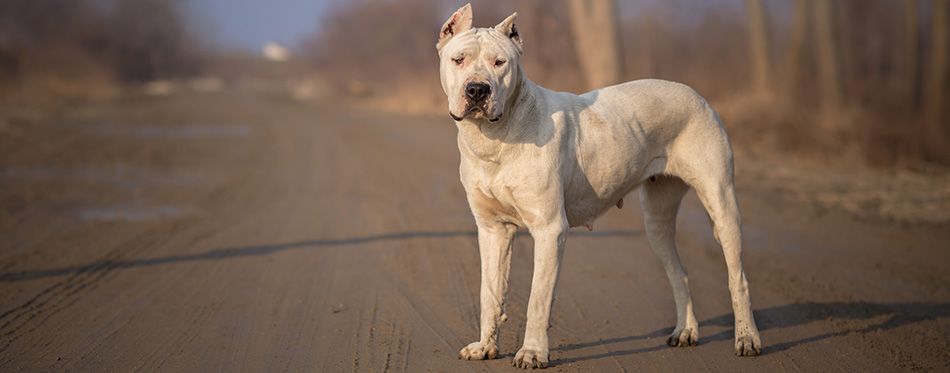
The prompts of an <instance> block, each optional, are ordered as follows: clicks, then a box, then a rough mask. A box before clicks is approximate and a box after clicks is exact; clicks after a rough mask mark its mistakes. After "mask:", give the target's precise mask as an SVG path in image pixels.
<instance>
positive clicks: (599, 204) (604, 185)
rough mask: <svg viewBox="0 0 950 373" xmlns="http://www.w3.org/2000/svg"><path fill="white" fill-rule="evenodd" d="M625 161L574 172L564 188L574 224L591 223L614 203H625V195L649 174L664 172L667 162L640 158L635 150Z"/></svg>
mask: <svg viewBox="0 0 950 373" xmlns="http://www.w3.org/2000/svg"><path fill="white" fill-rule="evenodd" d="M623 161H624V162H622V163H619V164H611V165H602V167H600V168H596V169H595V168H594V167H590V168H588V169H587V170H586V172H584V170H581V172H574V173H573V175H572V177H571V178H570V180H569V181H568V183H567V185H565V189H564V210H565V214H566V215H567V221H568V224H569V225H570V226H571V227H579V226H585V225H588V226H589V225H591V224H592V223H593V221H594V219H597V218H598V217H599V216H600V215H603V214H604V213H605V212H606V211H607V210H609V209H610V208H611V207H620V206H622V204H621V203H620V200H621V199H622V198H624V197H625V196H626V195H627V194H629V193H630V192H631V191H633V190H634V189H636V188H637V186H638V185H640V183H642V182H643V181H644V180H646V179H649V177H650V176H652V175H655V174H659V173H662V172H663V169H664V168H665V165H666V162H665V158H656V159H652V160H640V159H638V158H637V157H636V155H635V154H631V156H630V157H627V158H625V159H623Z"/></svg>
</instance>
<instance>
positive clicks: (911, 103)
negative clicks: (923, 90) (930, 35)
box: [902, 0, 920, 112]
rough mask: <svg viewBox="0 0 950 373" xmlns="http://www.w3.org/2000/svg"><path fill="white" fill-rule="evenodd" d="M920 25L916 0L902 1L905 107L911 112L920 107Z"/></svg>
mask: <svg viewBox="0 0 950 373" xmlns="http://www.w3.org/2000/svg"><path fill="white" fill-rule="evenodd" d="M919 27H920V23H919V21H918V19H917V0H905V1H904V48H905V49H904V71H903V72H904V74H903V75H904V76H903V77H902V78H903V80H904V83H905V86H904V89H905V90H906V91H905V94H906V95H907V96H906V97H907V105H908V107H910V108H911V110H912V111H915V112H916V111H917V109H918V107H919V106H920V93H919V92H920V68H918V66H919V64H920V57H919V56H920V41H919V30H918V29H919Z"/></svg>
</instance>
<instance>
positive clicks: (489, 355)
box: [459, 342, 498, 360]
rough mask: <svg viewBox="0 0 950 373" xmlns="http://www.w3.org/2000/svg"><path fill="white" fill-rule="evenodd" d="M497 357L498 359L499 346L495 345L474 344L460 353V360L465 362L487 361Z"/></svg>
mask: <svg viewBox="0 0 950 373" xmlns="http://www.w3.org/2000/svg"><path fill="white" fill-rule="evenodd" d="M496 357H498V346H497V345H495V344H494V343H487V342H486V343H482V342H473V343H471V344H469V345H468V346H465V348H463V349H462V351H459V359H465V360H485V359H494V358H496Z"/></svg>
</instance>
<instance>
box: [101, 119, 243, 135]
mask: <svg viewBox="0 0 950 373" xmlns="http://www.w3.org/2000/svg"><path fill="white" fill-rule="evenodd" d="M86 130H88V131H90V132H92V133H95V134H99V135H106V136H120V137H130V138H135V139H203V138H227V137H244V136H248V135H250V134H251V127H250V126H248V125H244V124H238V125H201V124H188V125H169V126H157V125H147V126H124V125H118V124H105V123H103V124H94V125H90V126H87V127H86Z"/></svg>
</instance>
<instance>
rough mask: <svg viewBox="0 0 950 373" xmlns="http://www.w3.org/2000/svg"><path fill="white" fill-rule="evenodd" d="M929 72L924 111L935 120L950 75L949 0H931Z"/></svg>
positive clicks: (942, 105)
mask: <svg viewBox="0 0 950 373" xmlns="http://www.w3.org/2000/svg"><path fill="white" fill-rule="evenodd" d="M932 14H933V18H932V19H931V21H930V23H931V30H932V31H931V38H932V39H931V47H930V72H929V74H928V77H927V96H926V100H927V101H926V113H927V115H928V116H929V117H930V118H931V119H933V120H936V119H938V118H939V116H940V114H941V110H942V109H943V107H944V106H946V105H947V99H948V97H947V76H948V75H950V60H948V59H950V0H933V12H932Z"/></svg>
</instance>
